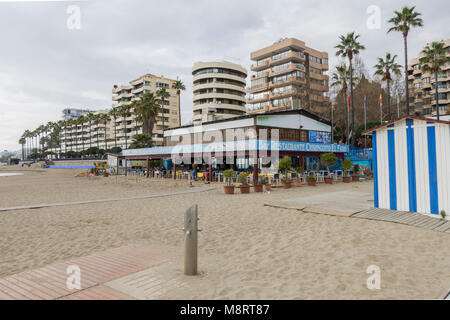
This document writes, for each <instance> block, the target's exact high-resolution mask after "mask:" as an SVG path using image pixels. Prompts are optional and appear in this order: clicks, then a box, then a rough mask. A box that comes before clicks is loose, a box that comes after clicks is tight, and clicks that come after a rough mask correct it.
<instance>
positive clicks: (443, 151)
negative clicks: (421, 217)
mask: <svg viewBox="0 0 450 320" xmlns="http://www.w3.org/2000/svg"><path fill="white" fill-rule="evenodd" d="M364 133H365V134H369V135H370V134H371V135H372V141H373V177H374V179H373V181H374V206H375V207H376V208H384V209H391V210H401V211H411V212H420V213H428V214H435V215H436V214H439V213H440V212H441V210H444V211H445V212H446V214H447V216H450V122H449V121H442V120H441V121H439V120H435V119H429V118H424V117H416V116H405V117H402V118H399V119H396V120H393V121H390V122H387V123H385V124H383V125H380V126H378V127H375V128H372V129H370V130H367V131H366V132H364Z"/></svg>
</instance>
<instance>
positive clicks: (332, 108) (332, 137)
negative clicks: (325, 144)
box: [331, 104, 334, 144]
mask: <svg viewBox="0 0 450 320" xmlns="http://www.w3.org/2000/svg"><path fill="white" fill-rule="evenodd" d="M333 111H334V107H333V104H332V105H331V144H333V143H334V132H333V131H334V119H333V114H334V112H333Z"/></svg>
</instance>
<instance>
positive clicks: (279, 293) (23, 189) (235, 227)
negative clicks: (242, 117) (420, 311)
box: [0, 168, 450, 299]
mask: <svg viewBox="0 0 450 320" xmlns="http://www.w3.org/2000/svg"><path fill="white" fill-rule="evenodd" d="M81 171H82V170H81ZM0 172H23V173H24V174H23V175H18V176H6V177H0V208H5V207H11V206H21V205H32V204H41V203H53V202H70V201H82V200H95V199H105V198H114V197H119V198H122V197H131V196H138V195H149V194H162V193H167V192H180V191H185V190H192V188H189V186H188V183H187V181H158V180H156V181H155V180H151V179H145V178H139V179H137V178H136V177H117V178H116V177H108V178H103V177H90V178H76V177H75V175H76V173H78V172H80V170H78V171H77V170H57V169H46V170H44V169H22V168H20V170H19V168H0ZM203 186H204V184H203V183H200V182H199V183H196V188H199V187H203ZM212 186H216V187H217V188H216V189H215V190H213V191H208V192H204V193H192V194H184V195H176V196H171V197H163V198H152V199H141V200H130V201H118V202H106V203H95V204H83V205H73V206H65V207H50V208H41V209H33V210H29V209H28V210H16V211H7V212H0V277H4V276H7V275H11V274H15V273H18V272H21V271H24V270H29V269H32V268H38V267H42V266H45V265H47V264H50V263H52V262H55V261H64V260H67V259H71V258H74V257H81V256H85V255H88V254H91V253H94V252H98V251H102V250H106V249H109V248H115V247H119V246H123V245H129V244H138V245H143V246H150V247H154V248H158V249H159V250H160V251H161V252H162V253H163V254H164V255H165V256H166V257H167V258H168V259H169V260H170V262H168V263H164V264H161V265H160V266H158V267H156V268H155V272H158V273H159V274H160V275H161V276H165V277H174V278H177V279H180V281H183V282H184V283H186V284H187V286H185V287H180V288H179V289H177V290H175V291H173V290H172V291H171V292H167V293H164V292H162V293H161V296H160V298H161V299H435V298H442V297H443V295H444V294H446V293H447V292H448V291H449V290H450V235H449V234H447V233H440V232H435V231H431V230H425V229H419V228H415V227H410V226H404V225H399V224H393V223H387V222H378V221H369V220H362V219H353V218H347V217H335V216H329V215H322V214H312V213H303V212H300V211H297V210H291V209H277V208H273V207H269V206H264V203H267V202H270V201H278V200H283V199H289V198H291V197H293V196H294V195H295V196H298V195H301V196H304V197H305V198H307V197H308V196H311V195H314V194H317V193H329V194H330V197H332V196H333V193H334V192H342V191H344V190H347V191H348V192H371V190H372V183H371V182H360V183H352V184H343V183H338V184H335V185H319V186H317V187H315V188H313V187H307V186H302V187H300V188H292V189H290V190H282V189H276V190H273V191H272V192H271V193H270V194H267V193H264V194H255V193H251V194H249V195H241V194H235V195H234V196H227V195H224V194H223V188H222V185H220V184H212ZM194 189H195V188H194ZM372 200H373V199H372ZM366 201H370V199H367V200H366ZM193 204H198V206H199V217H200V221H199V226H200V227H201V228H203V232H201V233H200V235H199V271H200V275H199V276H198V277H191V278H189V277H184V276H183V275H182V273H183V233H182V231H181V228H182V227H183V214H184V211H185V210H186V209H188V208H189V207H190V206H191V205H193ZM370 265H377V266H379V267H380V268H381V272H382V273H381V289H380V290H369V289H367V286H366V281H367V278H368V276H369V275H368V274H367V273H366V269H367V267H368V266H370Z"/></svg>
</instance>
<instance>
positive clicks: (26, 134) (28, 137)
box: [23, 129, 32, 159]
mask: <svg viewBox="0 0 450 320" xmlns="http://www.w3.org/2000/svg"><path fill="white" fill-rule="evenodd" d="M31 136H32V135H31V131H30V130H28V129H27V130H25V132H24V133H23V137H24V138H25V144H26V148H25V153H26V155H27V156H26V158H25V159H28V157H29V155H30V153H31ZM27 149H28V150H27Z"/></svg>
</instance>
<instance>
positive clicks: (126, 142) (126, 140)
mask: <svg viewBox="0 0 450 320" xmlns="http://www.w3.org/2000/svg"><path fill="white" fill-rule="evenodd" d="M124 125H125V149H126V148H127V147H128V138H127V116H126V115H125V124H124Z"/></svg>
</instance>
